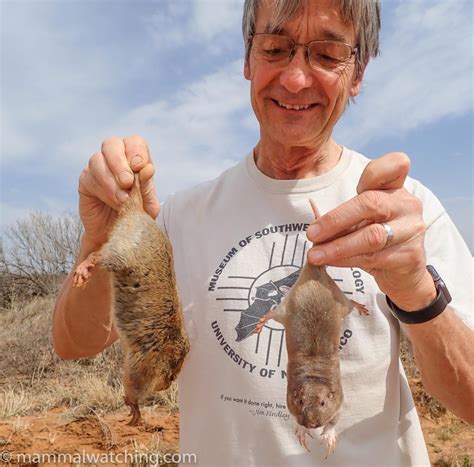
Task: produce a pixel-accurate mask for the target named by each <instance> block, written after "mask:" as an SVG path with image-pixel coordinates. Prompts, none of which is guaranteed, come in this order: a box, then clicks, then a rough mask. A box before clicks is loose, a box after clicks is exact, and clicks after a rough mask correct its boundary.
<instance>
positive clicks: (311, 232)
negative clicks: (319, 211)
mask: <svg viewBox="0 0 474 467" xmlns="http://www.w3.org/2000/svg"><path fill="white" fill-rule="evenodd" d="M320 233H321V226H320V225H318V224H312V225H310V226H309V227H308V232H307V235H308V236H311V237H313V238H316V237H318V236H319V234H320Z"/></svg>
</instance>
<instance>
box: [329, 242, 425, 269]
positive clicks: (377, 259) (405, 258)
mask: <svg viewBox="0 0 474 467" xmlns="http://www.w3.org/2000/svg"><path fill="white" fill-rule="evenodd" d="M417 242H418V240H417V239H414V240H413V241H410V242H406V243H403V244H397V245H391V246H388V247H387V248H384V249H382V250H378V251H374V252H372V253H365V254H362V255H356V256H352V257H350V258H344V259H340V260H337V261H330V262H328V263H327V264H326V265H327V266H334V267H343V268H345V267H351V268H354V267H356V268H360V269H363V270H364V271H367V272H368V273H369V274H371V273H372V272H373V271H375V270H382V269H383V270H386V271H387V270H392V269H393V270H395V269H397V270H405V269H415V268H416V265H417V264H418V263H419V262H420V261H422V260H423V258H422V257H421V256H420V255H419V251H420V249H419V248H418V246H417Z"/></svg>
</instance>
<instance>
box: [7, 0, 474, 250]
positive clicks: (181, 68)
mask: <svg viewBox="0 0 474 467" xmlns="http://www.w3.org/2000/svg"><path fill="white" fill-rule="evenodd" d="M242 4H243V0H209V1H204V0H168V1H165V0H163V1H147V2H140V1H120V2H118V1H117V2H115V1H85V0H84V1H74V0H63V1H41V0H35V1H33V0H30V1H25V0H16V1H9V0H0V8H1V11H0V16H1V112H2V120H1V158H2V178H1V200H0V206H1V211H0V214H1V225H2V226H5V225H8V224H10V223H12V222H14V221H15V220H16V219H18V218H21V217H23V216H25V215H26V214H27V213H28V212H30V211H31V210H38V209H40V210H43V211H47V212H51V213H55V214H59V213H61V212H64V211H66V210H69V211H75V210H76V209H77V208H76V204H77V194H76V192H77V179H78V176H79V173H80V171H81V169H82V168H83V166H85V164H86V163H87V160H88V158H89V157H90V155H92V154H93V153H94V152H95V151H97V150H98V149H99V148H100V143H101V141H102V140H103V139H105V138H106V137H108V136H113V135H120V136H124V135H130V134H140V135H142V136H143V137H144V138H145V139H146V140H147V141H148V143H149V146H150V149H151V151H152V154H153V157H154V160H155V163H156V166H157V183H156V185H157V190H158V195H159V197H160V199H163V200H164V199H166V196H167V195H168V194H169V193H171V192H174V191H177V190H179V189H181V188H184V187H188V186H191V185H194V184H196V183H198V182H201V181H203V180H205V179H209V178H212V177H214V176H216V175H218V174H219V173H220V172H221V171H222V170H223V169H225V168H227V167H229V166H231V165H233V164H235V163H236V162H237V161H238V160H240V159H241V158H242V157H243V156H244V155H245V154H246V153H248V152H249V151H250V150H251V148H252V147H253V146H254V144H255V143H256V141H257V138H258V127H257V123H256V120H255V118H254V116H253V114H252V111H251V108H250V101H249V85H248V82H247V81H245V80H244V78H243V76H242V66H243V61H242V55H243V44H242V39H241V33H240V29H241V28H240V22H241V12H242ZM382 5H383V6H382V35H381V43H382V44H381V45H382V55H381V56H380V57H379V58H377V59H376V60H374V61H373V62H371V63H370V64H369V67H368V69H367V72H366V76H365V84H364V88H363V90H362V94H361V95H360V96H359V97H358V98H357V101H356V103H355V104H353V105H351V106H350V107H349V109H348V110H347V111H346V113H345V114H344V116H343V118H342V119H341V121H340V122H339V123H338V126H337V129H336V131H335V136H336V139H337V141H338V142H340V143H342V144H344V145H346V146H349V147H351V148H353V149H356V150H358V151H360V152H363V153H365V154H366V155H367V156H369V157H371V158H375V157H377V156H379V155H382V154H384V153H386V152H389V151H393V150H399V151H404V152H407V153H408V154H409V155H410V157H411V158H412V162H413V166H412V171H411V175H412V176H413V177H415V178H418V179H419V180H421V181H422V182H423V183H424V184H425V185H427V186H428V187H429V188H431V189H432V190H433V191H434V192H435V193H436V194H437V195H438V196H439V198H440V199H441V201H442V202H443V204H444V205H445V207H446V208H447V210H448V212H449V213H450V215H451V217H452V218H453V220H454V221H455V223H456V224H457V225H458V228H459V229H460V231H461V233H462V234H463V236H464V238H465V240H466V243H467V244H468V245H469V246H470V248H471V251H472V250H473V248H474V240H473V230H474V229H473V189H472V184H473V163H472V159H473V101H474V93H473V84H472V83H473V78H474V77H473V69H474V66H473V49H472V43H473V28H472V22H473V2H472V1H471V0H451V1H450V0H442V1H437V0H410V1H409V0H406V1H398V0H383V1H382Z"/></svg>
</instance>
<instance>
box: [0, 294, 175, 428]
mask: <svg viewBox="0 0 474 467" xmlns="http://www.w3.org/2000/svg"><path fill="white" fill-rule="evenodd" d="M53 307H54V297H37V298H34V299H33V300H31V301H29V302H28V301H27V302H23V301H21V300H19V299H18V298H17V297H14V298H13V299H12V301H11V307H10V308H9V309H3V310H0V353H1V355H2V359H0V420H1V419H5V418H10V417H14V416H17V415H32V414H39V413H45V412H47V411H48V410H51V409H54V408H56V407H64V408H66V409H67V410H66V412H65V417H67V418H71V419H77V418H83V417H86V416H91V415H92V416H96V415H97V416H101V415H104V414H107V413H111V412H114V411H116V410H117V409H120V408H121V407H122V406H123V386H122V380H121V379H122V378H121V371H122V370H121V368H122V351H121V347H120V344H119V343H116V344H114V345H112V346H111V347H109V348H108V349H106V350H105V351H104V352H102V353H100V354H99V355H97V356H96V357H94V358H88V359H79V360H74V361H63V360H61V359H59V358H58V357H57V356H56V355H55V353H54V351H53V345H52V340H51V335H52V331H51V325H52V324H51V323H52V313H53ZM144 405H148V406H151V407H153V406H156V405H158V406H166V407H168V408H169V410H170V411H172V412H176V411H178V400H177V388H176V385H173V386H172V387H171V388H170V389H169V390H167V391H163V392H161V393H158V394H156V395H154V396H153V397H150V398H148V399H147V400H146V401H144Z"/></svg>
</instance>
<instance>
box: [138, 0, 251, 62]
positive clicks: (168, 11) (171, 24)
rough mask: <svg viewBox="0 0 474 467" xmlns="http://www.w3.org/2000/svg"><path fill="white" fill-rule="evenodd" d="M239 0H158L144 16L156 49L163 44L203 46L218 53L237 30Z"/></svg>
mask: <svg viewBox="0 0 474 467" xmlns="http://www.w3.org/2000/svg"><path fill="white" fill-rule="evenodd" d="M242 9H243V0H188V1H182V0H181V1H179V0H178V1H175V2H172V3H165V4H160V5H159V7H158V8H157V9H156V11H155V13H154V14H153V15H152V16H151V17H150V18H145V19H144V22H145V24H146V27H147V30H148V32H149V34H150V35H151V36H152V37H153V38H154V42H155V45H156V47H157V49H158V50H162V49H163V48H164V47H181V46H184V47H187V48H188V49H189V51H190V52H191V54H192V52H193V49H194V48H195V47H206V49H207V50H208V51H210V52H211V53H220V52H222V51H224V50H227V49H229V48H233V47H235V36H236V34H239V32H240V22H241V18H242Z"/></svg>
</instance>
